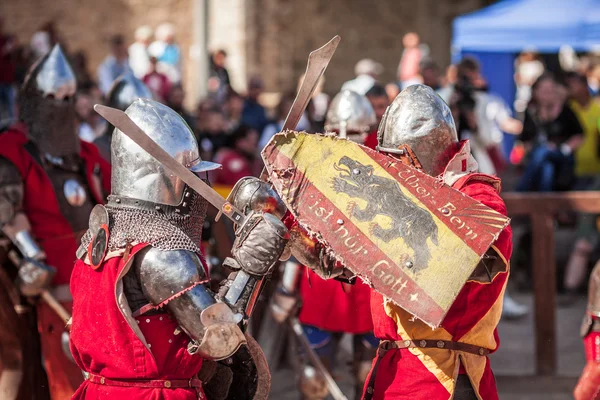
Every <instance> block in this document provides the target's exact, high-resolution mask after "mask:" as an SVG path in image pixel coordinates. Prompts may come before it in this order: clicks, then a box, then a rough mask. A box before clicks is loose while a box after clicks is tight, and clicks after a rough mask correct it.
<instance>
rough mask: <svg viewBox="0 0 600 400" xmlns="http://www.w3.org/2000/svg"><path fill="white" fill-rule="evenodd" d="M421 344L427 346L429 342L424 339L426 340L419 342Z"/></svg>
mask: <svg viewBox="0 0 600 400" xmlns="http://www.w3.org/2000/svg"><path fill="white" fill-rule="evenodd" d="M419 346H421V347H425V346H427V342H426V341H424V340H421V341H420V342H419Z"/></svg>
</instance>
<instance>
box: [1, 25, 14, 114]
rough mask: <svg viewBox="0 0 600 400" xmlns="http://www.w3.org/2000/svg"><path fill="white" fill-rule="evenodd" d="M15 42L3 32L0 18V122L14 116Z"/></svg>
mask: <svg viewBox="0 0 600 400" xmlns="http://www.w3.org/2000/svg"><path fill="white" fill-rule="evenodd" d="M15 50H16V40H15V38H14V37H13V36H12V35H9V34H6V33H5V32H4V20H3V19H2V18H1V17H0V120H3V119H6V120H11V119H13V118H14V116H15V81H16V65H15V57H14V55H15Z"/></svg>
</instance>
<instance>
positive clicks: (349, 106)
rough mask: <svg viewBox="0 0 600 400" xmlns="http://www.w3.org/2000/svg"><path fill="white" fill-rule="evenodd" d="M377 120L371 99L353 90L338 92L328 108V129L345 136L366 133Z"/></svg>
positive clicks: (326, 127) (326, 126)
mask: <svg viewBox="0 0 600 400" xmlns="http://www.w3.org/2000/svg"><path fill="white" fill-rule="evenodd" d="M376 122H377V117H376V116H375V111H374V110H373V107H371V103H370V102H369V100H368V99H367V98H366V97H365V96H362V95H360V94H358V93H356V92H353V91H351V90H343V91H341V92H340V93H338V94H337V95H336V96H335V97H334V98H333V100H332V101H331V104H330V105H329V110H327V119H326V120H325V130H326V131H336V132H339V135H340V137H342V138H345V137H347V135H348V134H352V133H355V134H356V133H359V134H360V133H366V132H368V131H369V130H370V129H371V126H373V125H374V124H375V123H376Z"/></svg>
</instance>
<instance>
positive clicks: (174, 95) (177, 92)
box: [166, 84, 195, 128]
mask: <svg viewBox="0 0 600 400" xmlns="http://www.w3.org/2000/svg"><path fill="white" fill-rule="evenodd" d="M184 100H185V91H184V90H183V87H182V86H181V85H180V84H176V85H173V86H172V87H171V90H169V95H168V97H167V103H166V104H167V106H169V107H170V108H171V109H173V110H174V111H176V112H177V113H178V114H179V115H181V116H182V117H183V119H184V120H185V122H186V123H187V124H188V125H189V126H190V128H193V127H194V125H195V121H194V117H193V116H192V115H191V114H190V113H188V112H187V111H186V109H185V107H184V106H183V102H184Z"/></svg>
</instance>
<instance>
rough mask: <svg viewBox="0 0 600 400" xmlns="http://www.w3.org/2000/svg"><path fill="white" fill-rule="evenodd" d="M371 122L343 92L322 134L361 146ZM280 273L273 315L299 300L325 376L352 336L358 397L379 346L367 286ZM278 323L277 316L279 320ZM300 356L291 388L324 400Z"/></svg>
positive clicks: (362, 102) (361, 102)
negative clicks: (344, 339)
mask: <svg viewBox="0 0 600 400" xmlns="http://www.w3.org/2000/svg"><path fill="white" fill-rule="evenodd" d="M375 122H376V118H375V112H374V111H373V108H372V107H371V104H370V103H369V100H367V98H366V97H365V96H362V95H360V94H358V93H356V92H352V91H350V90H344V91H342V92H340V93H338V94H337V95H336V96H335V97H334V99H333V100H332V102H331V105H330V107H329V110H328V111H327V119H326V121H325V129H326V131H328V132H335V133H337V134H338V135H339V136H340V137H343V138H348V139H349V140H352V141H355V142H359V143H361V144H362V143H363V141H364V139H365V137H366V135H367V133H368V132H369V131H370V129H371V127H372V126H373V125H374V124H375ZM301 259H302V258H301ZM285 268H286V270H285V271H284V278H285V279H284V280H283V282H282V285H280V287H279V289H278V291H277V293H276V294H275V296H274V300H275V304H274V311H275V313H276V314H279V313H281V312H282V310H284V309H286V310H290V305H291V304H292V303H293V300H292V299H293V298H294V297H298V299H299V300H300V301H301V303H302V306H301V308H300V310H299V311H300V312H299V315H298V319H299V321H300V323H302V326H303V329H304V334H305V336H306V338H307V339H308V341H309V343H310V345H311V348H312V349H313V350H314V351H315V352H316V354H317V355H318V356H319V357H320V358H321V361H322V362H323V365H325V366H326V367H327V368H328V369H329V370H331V369H333V367H334V361H335V359H336V355H337V349H338V347H339V346H338V344H339V341H340V339H341V337H342V336H343V335H344V334H345V333H349V334H352V335H353V360H352V372H353V375H354V376H353V379H354V382H355V392H356V397H357V398H358V397H360V394H361V392H362V388H363V386H364V384H365V380H366V378H367V375H368V373H369V370H370V368H371V361H372V360H373V358H374V357H375V352H376V349H377V344H378V343H379V341H378V340H377V339H376V338H375V336H374V335H373V322H372V319H371V311H370V308H369V298H370V295H371V293H370V292H371V290H370V288H369V286H367V285H365V284H363V282H362V281H357V282H356V283H355V284H348V283H340V282H337V281H334V280H325V279H322V278H320V277H319V276H318V275H317V274H315V273H314V272H312V271H310V270H309V271H306V270H305V267H302V268H300V267H299V264H293V263H292V262H291V261H290V262H288V263H286V264H285ZM280 317H281V316H280V315H278V316H277V318H278V319H279V318H280ZM286 317H287V316H286ZM299 350H300V352H299V359H300V368H299V370H298V371H296V372H297V379H296V382H297V384H298V390H299V391H300V393H301V396H302V398H303V399H310V400H317V399H325V398H326V397H327V395H328V390H327V387H326V383H325V379H324V377H323V376H322V374H321V373H319V371H318V370H316V369H315V368H314V366H311V365H310V363H309V360H308V359H307V355H306V354H305V352H304V351H303V349H301V348H300V349H299Z"/></svg>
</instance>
